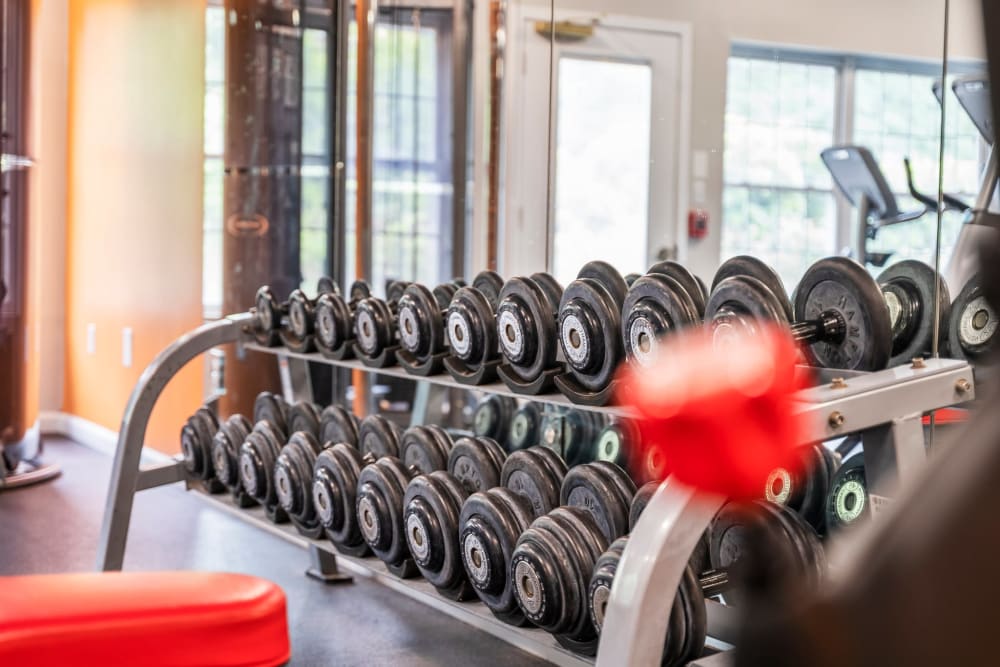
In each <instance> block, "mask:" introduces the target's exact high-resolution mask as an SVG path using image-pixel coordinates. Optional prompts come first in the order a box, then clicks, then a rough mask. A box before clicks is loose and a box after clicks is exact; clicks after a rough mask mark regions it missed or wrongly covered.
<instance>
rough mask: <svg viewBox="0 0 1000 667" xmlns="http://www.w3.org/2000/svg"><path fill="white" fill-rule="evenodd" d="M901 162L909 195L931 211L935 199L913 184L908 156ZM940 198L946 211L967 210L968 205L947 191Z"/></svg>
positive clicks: (962, 211) (934, 208)
mask: <svg viewBox="0 0 1000 667" xmlns="http://www.w3.org/2000/svg"><path fill="white" fill-rule="evenodd" d="M903 164H904V165H905V166H906V185H907V186H908V187H909V188H910V195H912V196H913V198H914V199H916V200H917V201H918V202H920V203H921V204H923V205H924V206H926V207H927V208H928V209H930V210H932V211H936V210H937V207H938V202H937V199H935V198H934V197H931V196H929V195H925V194H924V193H922V192H920V191H919V190H917V186H916V185H914V184H913V167H911V166H910V158H908V157H904V158H903ZM942 199H943V200H944V209H945V210H946V211H958V212H959V213H965V212H966V211H968V210H969V205H968V204H966V203H965V202H963V201H962V200H961V199H959V198H958V197H955V196H952V195H950V194H948V193H947V192H946V193H944V195H943V197H942Z"/></svg>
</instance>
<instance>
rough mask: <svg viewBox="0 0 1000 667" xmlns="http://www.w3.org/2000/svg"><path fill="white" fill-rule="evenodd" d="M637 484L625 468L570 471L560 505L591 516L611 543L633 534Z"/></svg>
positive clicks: (601, 465) (596, 465) (599, 464)
mask: <svg viewBox="0 0 1000 667" xmlns="http://www.w3.org/2000/svg"><path fill="white" fill-rule="evenodd" d="M635 492H636V489H635V483H634V482H633V481H632V479H631V478H630V477H629V476H628V473H626V472H625V471H624V470H623V469H622V468H621V467H619V466H617V465H615V464H613V463H609V462H607V461H594V462H592V463H585V464H583V465H578V466H575V467H573V468H571V469H570V471H569V472H568V473H567V474H566V477H565V479H563V483H562V488H561V489H560V492H559V501H560V503H561V504H562V505H564V506H570V507H582V508H583V509H585V510H587V511H588V512H590V513H591V514H592V515H593V517H594V521H596V522H597V525H598V526H599V527H600V529H601V532H603V533H604V536H605V537H606V538H607V540H608V542H609V543H610V542H612V541H614V540H615V539H617V538H619V537H621V536H622V535H624V534H625V533H627V532H628V530H629V509H630V506H631V504H632V499H633V497H634V496H635Z"/></svg>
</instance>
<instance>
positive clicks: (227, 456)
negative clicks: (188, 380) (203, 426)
mask: <svg viewBox="0 0 1000 667" xmlns="http://www.w3.org/2000/svg"><path fill="white" fill-rule="evenodd" d="M251 430H253V426H252V425H251V424H250V422H249V421H247V418H246V417H244V416H243V415H239V414H237V415H231V416H230V417H229V419H227V420H226V421H224V422H223V423H222V424H220V425H219V430H218V431H217V432H216V434H215V437H214V438H212V467H213V469H214V470H215V478H216V479H217V480H219V481H220V482H222V484H223V485H224V486H225V487H226V488H227V489H228V490H229V493H230V494H232V496H233V500H234V501H236V505H237V506H239V507H250V506H251V505H253V504H254V500H253V498H251V497H250V495H249V494H248V493H247V492H246V491H245V490H244V489H243V484H242V482H241V481H240V471H239V451H240V446H241V445H243V443H244V442H245V441H246V439H247V436H248V435H249V434H250V431H251Z"/></svg>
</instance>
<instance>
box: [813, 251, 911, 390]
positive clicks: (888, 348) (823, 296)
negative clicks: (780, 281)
mask: <svg viewBox="0 0 1000 667" xmlns="http://www.w3.org/2000/svg"><path fill="white" fill-rule="evenodd" d="M828 311H831V312H834V313H836V314H838V315H839V316H840V317H841V318H842V319H843V321H844V322H845V323H846V329H847V330H846V332H845V335H844V337H843V340H842V341H840V342H817V343H813V344H812V345H808V346H806V347H805V352H806V355H807V356H808V357H810V359H811V361H812V363H813V365H816V366H821V367H823V368H841V369H846V370H859V371H877V370H882V369H883V368H885V367H886V365H887V364H888V363H889V358H890V356H891V352H892V323H891V321H890V319H889V308H888V307H887V306H886V304H885V298H884V297H883V296H882V290H881V289H880V288H879V286H878V283H876V282H875V279H874V278H872V277H871V275H870V274H869V273H868V272H867V271H866V270H865V269H864V267H862V266H861V265H860V264H858V263H857V262H855V261H854V260H852V259H848V258H846V257H828V258H826V259H821V260H819V261H818V262H816V263H815V264H813V265H812V266H811V267H809V270H807V271H806V273H805V275H804V276H803V277H802V280H801V281H800V282H799V285H798V287H797V288H796V290H795V319H796V321H797V322H803V321H810V320H816V319H818V318H819V317H820V316H821V315H822V314H823V313H825V312H828Z"/></svg>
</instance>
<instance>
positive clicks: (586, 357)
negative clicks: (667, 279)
mask: <svg viewBox="0 0 1000 667" xmlns="http://www.w3.org/2000/svg"><path fill="white" fill-rule="evenodd" d="M609 268H610V267H609ZM620 278H621V276H619V279H620ZM624 284H625V283H624V281H622V286H624ZM616 298H617V297H616V296H615V295H612V294H610V293H609V292H608V291H607V290H606V289H604V288H602V287H601V285H600V284H598V283H595V282H594V280H593V279H590V278H581V279H578V280H574V281H573V282H572V283H570V284H569V286H568V287H567V288H566V291H565V292H563V298H562V302H561V303H560V304H559V346H560V348H561V349H562V351H563V355H564V356H565V357H566V361H567V362H568V363H569V365H570V368H571V369H572V371H573V375H574V376H575V378H576V380H577V382H579V383H580V385H581V386H583V387H584V388H585V389H589V390H591V391H600V390H602V389H604V388H605V387H607V386H608V384H609V383H610V382H611V380H612V378H613V376H614V374H615V371H616V370H617V369H618V364H619V363H620V362H621V358H622V354H623V352H624V351H623V346H622V339H621V307H622V302H623V301H624V292H623V293H622V299H621V300H620V301H615V300H614V299H616Z"/></svg>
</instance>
